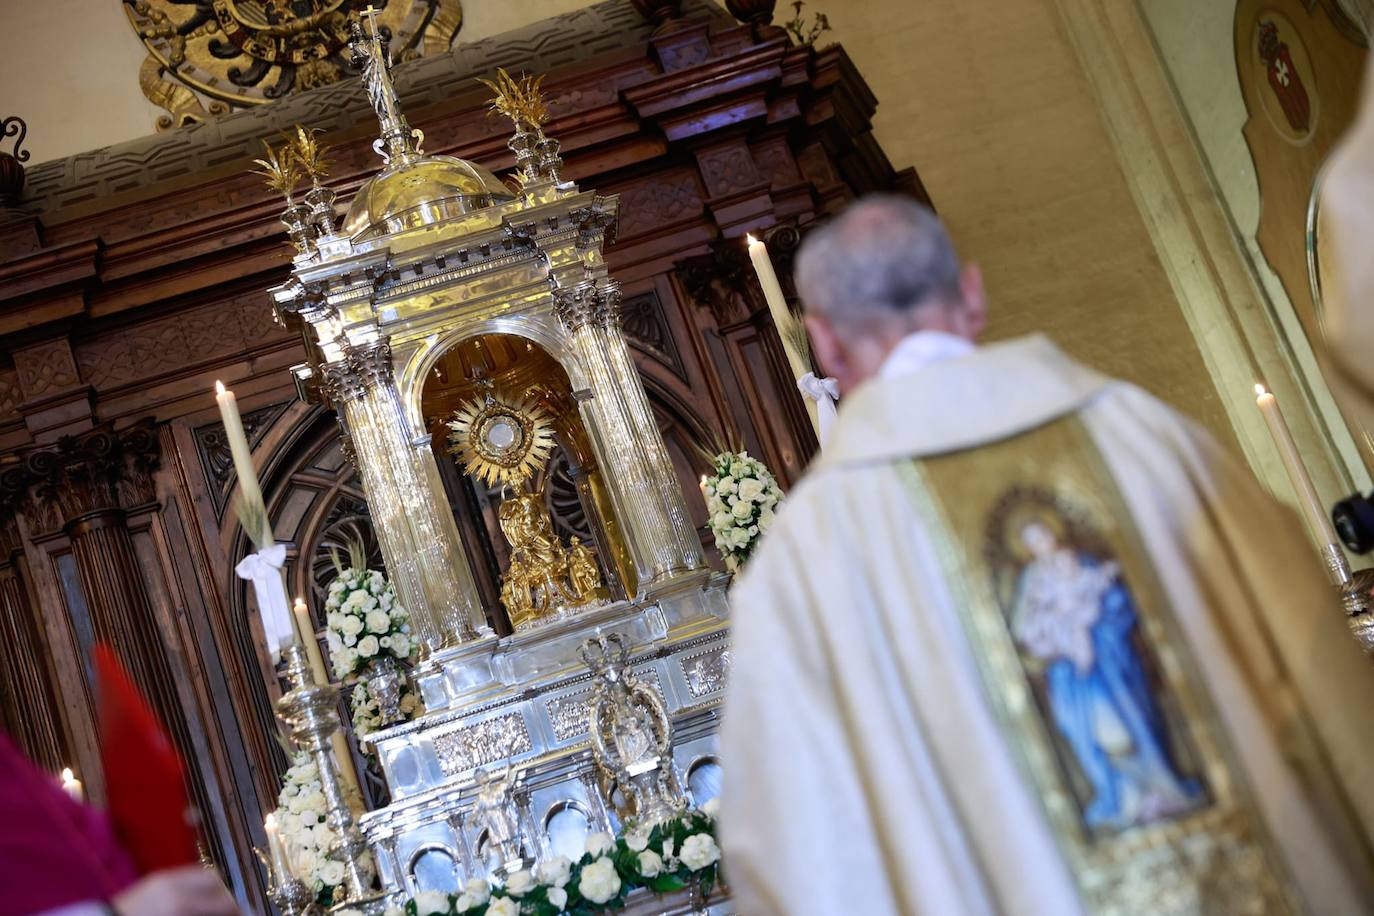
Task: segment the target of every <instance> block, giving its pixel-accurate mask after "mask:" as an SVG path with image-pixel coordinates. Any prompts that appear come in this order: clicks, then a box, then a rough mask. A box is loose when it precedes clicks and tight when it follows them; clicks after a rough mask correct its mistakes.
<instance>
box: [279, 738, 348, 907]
mask: <svg viewBox="0 0 1374 916" xmlns="http://www.w3.org/2000/svg"><path fill="white" fill-rule="evenodd" d="M276 815H277V829H278V830H280V831H281V837H282V842H283V843H285V845H286V854H287V858H288V859H290V863H291V870H292V872H293V873H294V874H295V875H296V877H298V878H300V879H301V880H302V881H304V882H305V883H306V886H307V887H309V888H310V889H311V890H312V891H313V892H314V893H315V899H316V900H317V901H318V902H319V903H320V904H321V905H323V906H328V905H329V904H330V902H331V901H332V900H333V896H334V892H335V890H337V889H338V887H339V886H340V885H341V884H343V881H344V867H343V863H342V862H337V861H335V860H333V859H330V858H329V857H328V853H329V849H330V847H331V846H333V844H334V840H335V836H334V831H332V830H330V829H329V826H328V825H327V824H326V823H325V800H324V790H323V788H322V787H321V785H320V772H319V770H318V769H317V768H316V767H315V763H314V761H312V760H311V759H310V757H309V755H307V754H305V753H304V752H301V753H298V754H296V756H295V757H294V758H292V761H291V768H290V769H289V770H287V771H286V775H285V777H283V779H282V787H281V792H280V793H279V794H278V795H277V811H276Z"/></svg>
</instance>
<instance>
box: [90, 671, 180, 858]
mask: <svg viewBox="0 0 1374 916" xmlns="http://www.w3.org/2000/svg"><path fill="white" fill-rule="evenodd" d="M95 667H96V672H97V674H98V676H99V682H100V759H101V763H102V764H103V765H104V769H105V796H106V799H107V800H108V802H109V809H110V817H111V819H112V820H113V821H114V828H115V833H116V834H117V835H118V837H119V839H120V842H121V844H122V845H123V846H124V848H125V849H126V850H128V852H129V855H130V856H132V857H133V860H134V864H135V865H136V866H137V868H138V871H139V873H140V874H145V875H146V874H148V873H150V872H155V871H161V870H162V869H164V868H175V867H177V866H179V865H190V864H192V863H194V862H196V861H198V860H199V855H198V854H197V850H196V832H195V829H194V827H193V826H192V824H193V812H192V810H191V806H190V803H189V802H188V801H187V799H186V782H185V780H184V778H183V776H182V766H181V758H179V757H178V756H177V752H176V748H174V747H173V746H172V742H171V741H169V740H168V738H167V734H166V733H165V732H164V731H163V730H162V726H161V725H159V724H158V721H157V717H156V716H154V715H153V712H152V710H151V709H149V708H148V704H147V703H146V702H144V700H143V697H142V696H141V695H140V694H139V692H138V689H137V688H136V687H134V685H133V682H132V681H130V680H129V675H128V674H127V673H125V671H124V667H123V666H122V665H120V663H119V660H118V659H117V658H116V657H115V654H114V652H113V651H111V649H110V648H109V646H105V645H98V646H96V647H95Z"/></svg>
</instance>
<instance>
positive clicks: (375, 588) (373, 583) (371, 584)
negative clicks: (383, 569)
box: [367, 572, 386, 595]
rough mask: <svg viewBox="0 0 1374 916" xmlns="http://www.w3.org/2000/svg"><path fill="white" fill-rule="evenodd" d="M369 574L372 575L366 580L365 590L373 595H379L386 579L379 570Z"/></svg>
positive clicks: (384, 586)
mask: <svg viewBox="0 0 1374 916" xmlns="http://www.w3.org/2000/svg"><path fill="white" fill-rule="evenodd" d="M371 575H372V577H371V578H370V579H369V580H368V582H367V590H368V591H369V592H371V593H372V594H374V595H380V594H381V593H382V589H384V588H386V579H384V578H383V577H382V574H381V573H379V572H374V573H372V574H371Z"/></svg>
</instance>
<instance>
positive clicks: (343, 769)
mask: <svg viewBox="0 0 1374 916" xmlns="http://www.w3.org/2000/svg"><path fill="white" fill-rule="evenodd" d="M291 611H292V616H293V617H294V618H295V621H296V635H297V636H299V637H300V639H301V641H302V643H303V645H304V646H305V655H306V658H308V659H309V660H310V673H311V675H313V676H314V678H315V683H316V684H328V683H329V682H330V678H329V671H328V669H326V668H325V665H324V654H323V653H321V652H320V641H319V640H318V639H316V638H315V624H314V623H313V622H312V621H311V620H310V608H309V607H307V606H306V603H305V599H304V598H302V597H300V596H297V598H296V603H295V606H294V607H292V609H291ZM330 741H331V742H332V744H333V746H334V762H335V763H336V764H337V765H338V768H339V777H340V778H341V779H342V780H343V781H344V783H345V785H347V786H348V787H349V788H350V789H351V791H350V792H349V793H348V796H349V798H348V800H349V806H350V807H358V806H360V805H361V803H362V790H361V788H360V785H359V782H358V770H357V768H356V767H354V766H353V754H352V753H351V752H350V751H349V749H348V740H347V739H346V738H344V733H343V730H342V729H340V730H338V731H336V732H334V734H333V735H332V736H331V738H330ZM359 810H360V808H359ZM354 813H357V811H355V812H354Z"/></svg>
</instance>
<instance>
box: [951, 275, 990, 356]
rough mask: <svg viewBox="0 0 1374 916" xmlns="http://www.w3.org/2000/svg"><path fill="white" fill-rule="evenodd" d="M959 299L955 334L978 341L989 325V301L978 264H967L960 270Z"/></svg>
mask: <svg viewBox="0 0 1374 916" xmlns="http://www.w3.org/2000/svg"><path fill="white" fill-rule="evenodd" d="M959 298H960V299H961V300H962V302H961V303H960V308H959V310H958V313H957V315H956V317H955V332H956V333H957V334H958V335H959V336H960V337H966V338H968V339H969V340H977V339H978V337H979V336H980V335H981V334H982V333H983V329H984V328H986V327H987V324H988V299H987V293H986V291H985V290H984V289H983V270H982V268H980V267H979V266H978V265H977V264H972V263H970V264H965V265H964V266H963V267H962V268H960V270H959Z"/></svg>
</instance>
